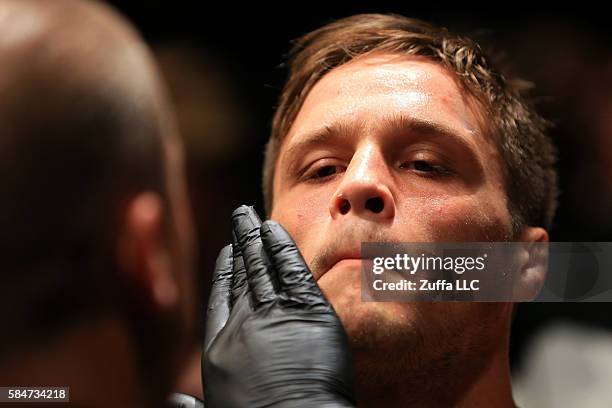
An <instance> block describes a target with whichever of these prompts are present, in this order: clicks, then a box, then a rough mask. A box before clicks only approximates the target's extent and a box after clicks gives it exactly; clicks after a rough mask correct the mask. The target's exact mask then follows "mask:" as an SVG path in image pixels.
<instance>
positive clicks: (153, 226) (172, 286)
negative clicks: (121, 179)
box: [119, 192, 178, 312]
mask: <svg viewBox="0 0 612 408" xmlns="http://www.w3.org/2000/svg"><path fill="white" fill-rule="evenodd" d="M164 221H165V220H164V210H163V201H162V199H161V197H160V196H159V194H157V193H152V192H144V193H140V194H138V195H137V196H136V197H135V198H134V199H132V200H131V201H130V202H129V203H128V206H127V211H126V213H125V217H124V225H123V233H122V236H121V239H120V240H119V265H120V273H121V275H122V276H123V277H124V278H125V279H126V280H127V281H128V282H129V284H130V285H129V286H130V287H133V288H135V291H136V292H137V293H136V296H139V297H140V298H141V301H143V302H144V304H145V305H146V306H147V307H149V308H151V309H152V311H153V312H163V311H166V310H170V309H173V308H175V307H176V305H177V302H178V288H177V282H176V280H175V277H174V274H173V271H172V262H171V258H170V253H169V250H168V243H167V238H166V235H165V232H164Z"/></svg>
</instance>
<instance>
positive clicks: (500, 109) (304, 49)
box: [263, 14, 557, 232]
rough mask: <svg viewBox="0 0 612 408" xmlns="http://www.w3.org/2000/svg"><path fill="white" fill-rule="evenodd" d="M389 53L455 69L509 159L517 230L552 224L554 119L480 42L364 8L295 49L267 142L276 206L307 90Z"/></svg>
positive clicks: (267, 174) (267, 176) (268, 181)
mask: <svg viewBox="0 0 612 408" xmlns="http://www.w3.org/2000/svg"><path fill="white" fill-rule="evenodd" d="M373 52H387V53H395V54H400V55H410V56H421V57H425V58H428V59H430V60H432V61H434V62H436V63H438V64H440V65H442V66H443V67H445V68H446V69H448V70H449V71H450V72H453V73H454V74H455V75H456V77H457V79H458V80H459V83H460V84H461V86H462V87H463V88H464V90H465V91H466V92H468V93H469V94H470V95H472V96H473V97H474V98H475V99H476V101H477V102H478V103H479V105H481V108H482V109H483V110H484V112H483V114H484V115H485V117H487V118H489V123H488V124H487V125H488V126H487V127H488V129H487V130H488V132H489V133H490V137H492V139H493V140H494V142H495V144H496V145H497V148H498V150H499V152H500V154H501V157H502V159H503V161H504V164H505V166H504V170H505V173H506V174H505V176H506V177H505V181H506V191H507V195H508V203H509V204H508V206H509V212H510V214H511V216H512V224H513V230H514V232H516V231H517V230H518V229H519V228H520V227H521V226H522V225H533V226H543V227H545V228H550V226H551V224H552V219H553V216H554V213H555V209H556V198H557V174H556V170H555V162H556V151H555V148H554V146H553V144H552V142H551V141H550V139H549V138H548V137H547V135H546V133H545V132H546V130H547V127H548V123H547V122H546V121H545V120H544V119H542V118H541V117H540V116H539V115H538V114H537V113H536V112H535V110H534V109H533V108H532V107H531V105H530V104H529V103H528V102H527V101H526V100H525V99H524V98H523V97H522V96H521V95H520V92H519V91H520V87H519V86H517V84H520V83H521V82H520V81H517V80H515V81H509V80H507V79H506V78H505V77H504V76H503V75H502V74H501V72H500V71H499V70H498V69H496V68H495V67H493V66H492V64H491V62H490V59H489V57H488V56H486V55H485V53H484V52H483V51H482V49H481V47H480V46H479V45H478V44H476V43H475V42H474V41H472V40H470V39H468V38H465V37H461V36H459V35H456V34H453V33H451V32H449V31H448V30H447V29H445V28H440V27H436V26H434V25H432V24H429V23H426V22H424V21H420V20H416V19H410V18H406V17H403V16H399V15H382V14H360V15H355V16H352V17H347V18H344V19H341V20H338V21H336V22H333V23H331V24H328V25H326V26H323V27H321V28H319V29H317V30H315V31H313V32H311V33H309V34H306V35H305V36H303V37H302V38H300V39H298V40H297V41H296V43H295V44H294V46H293V48H292V49H291V51H290V54H289V77H288V80H287V82H286V84H285V86H284V88H283V90H282V93H281V95H280V99H279V104H278V107H277V110H276V113H275V115H274V119H273V122H272V134H271V136H270V140H269V141H268V144H267V146H266V153H265V161H264V168H263V191H264V202H265V206H266V211H267V212H268V213H269V212H270V211H271V209H272V201H273V194H272V193H273V191H272V190H273V188H272V186H273V179H274V171H275V167H276V162H277V160H278V154H279V150H280V146H281V144H282V142H283V140H284V138H285V137H286V135H287V134H288V132H289V130H290V128H291V126H292V124H293V121H294V120H295V118H296V116H297V114H298V112H299V110H300V108H301V107H302V104H303V103H304V100H305V99H306V96H307V95H308V93H309V92H310V91H311V89H312V88H313V87H314V85H315V84H316V83H317V82H318V81H319V79H321V78H322V77H323V76H324V75H325V74H326V73H327V72H329V71H330V70H332V69H333V68H336V67H338V66H340V65H342V64H345V63H347V62H349V61H351V60H353V59H354V58H356V57H359V56H362V55H365V54H368V53H373Z"/></svg>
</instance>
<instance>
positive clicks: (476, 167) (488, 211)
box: [271, 54, 511, 348]
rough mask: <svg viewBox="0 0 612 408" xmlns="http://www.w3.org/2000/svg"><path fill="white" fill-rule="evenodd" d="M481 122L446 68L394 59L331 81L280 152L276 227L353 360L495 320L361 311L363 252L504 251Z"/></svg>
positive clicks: (309, 101) (433, 312) (502, 210)
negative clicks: (356, 352)
mask: <svg viewBox="0 0 612 408" xmlns="http://www.w3.org/2000/svg"><path fill="white" fill-rule="evenodd" d="M478 112H479V108H478V107H477V105H476V103H475V102H474V100H473V99H472V98H471V97H469V96H467V95H466V94H465V92H463V91H462V89H460V87H459V85H458V83H457V82H456V81H455V80H454V77H453V76H452V74H450V73H449V72H447V71H446V70H445V69H444V68H442V67H441V66H439V65H437V64H435V63H433V62H430V61H428V60H425V59H422V58H418V57H406V56H398V55H392V54H379V55H370V56H365V57H361V58H358V59H356V60H353V61H351V62H350V63H348V64H345V65H343V66H340V67H338V68H336V69H333V70H332V71H330V72H329V73H328V74H326V75H325V76H324V77H323V78H322V79H321V80H320V81H319V82H318V83H317V84H316V85H315V86H314V88H313V89H312V90H311V92H310V93H309V94H308V96H307V98H306V100H305V101H304V104H303V106H302V108H301V110H300V111H299V113H298V115H297V117H296V119H295V121H294V123H293V126H292V128H291V129H290V131H289V133H288V135H287V137H286V139H285V140H284V142H283V144H282V146H281V149H280V152H279V158H278V161H277V164H276V171H275V178H274V184H273V188H274V203H273V209H272V213H271V218H272V219H275V220H277V221H279V222H280V223H281V224H282V225H283V226H284V227H285V228H286V229H287V230H288V231H289V233H290V234H291V235H292V236H293V237H294V239H295V241H296V243H297V244H298V246H299V248H300V250H301V252H302V254H303V256H304V258H305V260H306V262H307V263H308V265H309V266H310V268H311V270H312V273H313V275H314V277H315V279H316V280H317V282H318V284H319V286H320V287H321V289H322V290H323V292H324V293H325V295H326V296H327V298H328V299H329V300H330V302H331V303H332V305H333V306H334V308H335V310H336V311H337V312H338V314H339V316H340V318H341V319H342V322H343V324H344V326H345V328H346V330H347V332H348V334H349V337H350V338H351V341H352V342H353V346H354V347H355V348H359V347H364V348H369V347H368V346H367V344H371V345H373V344H376V345H377V347H384V344H386V343H388V345H389V346H392V345H393V344H395V343H396V342H400V344H402V345H403V346H404V347H406V346H409V345H410V343H409V341H410V340H413V341H414V342H417V341H418V339H421V341H428V340H429V339H430V337H431V339H432V340H433V341H434V343H435V342H436V341H438V340H437V339H436V337H440V336H442V337H443V338H444V336H448V335H453V333H455V332H457V333H461V332H462V331H463V332H465V330H466V325H467V327H468V331H469V327H470V325H471V326H475V323H476V322H479V323H480V324H478V325H477V326H479V329H478V330H489V329H490V328H489V327H488V325H487V324H488V323H489V322H490V323H492V324H494V322H495V321H499V320H500V319H499V313H500V309H498V308H494V307H487V306H486V305H482V304H481V305H478V304H468V303H464V304H458V303H455V304H450V303H382V302H381V303H378V302H361V292H360V282H361V280H360V260H359V258H360V247H361V242H362V241H370V242H372V241H375V242H376V241H377V242H384V241H392V242H448V241H501V240H507V239H509V237H510V231H511V224H510V215H509V212H508V209H507V202H506V194H505V190H504V183H503V173H502V168H501V165H500V163H501V159H500V157H499V154H498V153H497V150H496V148H495V146H494V145H493V142H492V141H490V140H488V139H487V137H486V135H484V134H483V119H482V116H481V115H479V113H478ZM502 320H503V319H502ZM470 323H471V324H470ZM496 330H497V328H496ZM392 333H395V334H392ZM415 333H418V334H419V335H418V336H415ZM390 334H391V335H390ZM474 334H475V335H481V334H483V333H474ZM413 345H416V343H413Z"/></svg>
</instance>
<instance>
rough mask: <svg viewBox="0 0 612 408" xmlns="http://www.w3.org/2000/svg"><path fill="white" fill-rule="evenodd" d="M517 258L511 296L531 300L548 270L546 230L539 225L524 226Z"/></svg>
mask: <svg viewBox="0 0 612 408" xmlns="http://www.w3.org/2000/svg"><path fill="white" fill-rule="evenodd" d="M520 241H522V244H517V245H519V249H518V254H517V260H518V274H517V277H516V279H515V281H514V291H513V298H514V300H515V301H518V302H525V301H531V300H533V299H535V298H536V297H537V296H538V293H540V290H541V289H542V286H543V285H544V281H545V280H546V272H547V270H548V232H546V230H545V229H543V228H540V227H530V226H525V227H524V228H523V230H522V232H521V235H520Z"/></svg>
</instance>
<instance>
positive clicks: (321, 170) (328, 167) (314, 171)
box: [304, 164, 346, 181]
mask: <svg viewBox="0 0 612 408" xmlns="http://www.w3.org/2000/svg"><path fill="white" fill-rule="evenodd" d="M345 169H346V167H344V166H339V165H335V164H325V165H322V166H313V167H312V168H311V169H310V170H309V171H307V172H306V174H305V175H304V178H305V179H306V180H310V181H323V180H326V179H329V178H332V177H333V176H334V175H336V174H338V173H341V172H343V171H344V170H345Z"/></svg>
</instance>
